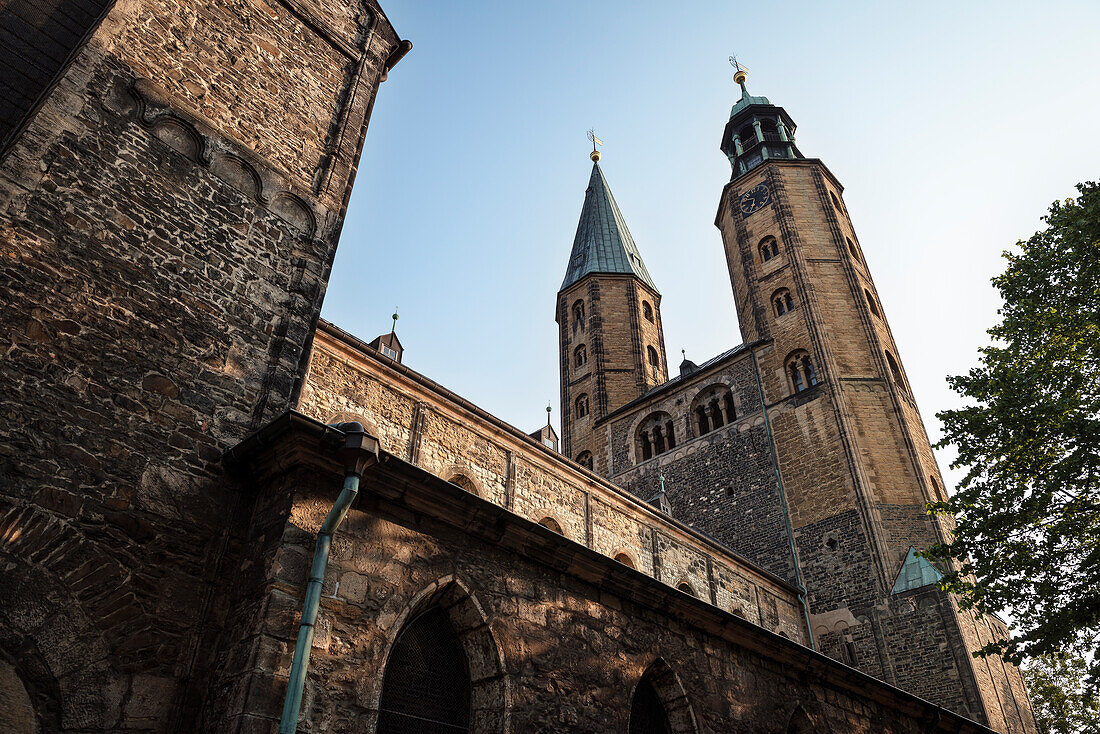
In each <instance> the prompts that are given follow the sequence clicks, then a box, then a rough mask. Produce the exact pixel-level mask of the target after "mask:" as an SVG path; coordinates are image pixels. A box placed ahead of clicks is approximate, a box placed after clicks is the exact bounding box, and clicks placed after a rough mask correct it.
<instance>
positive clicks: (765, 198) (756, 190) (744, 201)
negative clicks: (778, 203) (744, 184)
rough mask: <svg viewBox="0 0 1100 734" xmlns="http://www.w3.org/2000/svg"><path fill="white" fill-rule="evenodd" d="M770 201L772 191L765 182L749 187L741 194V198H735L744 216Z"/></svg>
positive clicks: (758, 209) (761, 207)
mask: <svg viewBox="0 0 1100 734" xmlns="http://www.w3.org/2000/svg"><path fill="white" fill-rule="evenodd" d="M770 203H772V192H771V191H769V190H768V187H767V185H765V184H760V185H759V186H755V187H753V188H751V189H749V190H748V191H746V192H745V193H743V194H741V198H740V199H738V200H737V205H738V207H740V209H741V214H743V215H744V216H746V217H747V216H749V215H750V214H754V213H756V212H758V211H760V210H761V209H763V208H764V207H766V206H767V205H768V204H770Z"/></svg>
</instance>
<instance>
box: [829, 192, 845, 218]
mask: <svg viewBox="0 0 1100 734" xmlns="http://www.w3.org/2000/svg"><path fill="white" fill-rule="evenodd" d="M829 196H831V197H832V199H833V208H834V209H836V210H837V213H838V214H839V213H841V212H843V211H844V208H843V207H842V206H840V199H838V198H836V194H834V193H833V192H832V191H830V192H829Z"/></svg>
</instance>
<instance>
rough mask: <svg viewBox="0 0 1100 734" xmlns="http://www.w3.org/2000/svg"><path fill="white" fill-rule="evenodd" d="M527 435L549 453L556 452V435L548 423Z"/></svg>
mask: <svg viewBox="0 0 1100 734" xmlns="http://www.w3.org/2000/svg"><path fill="white" fill-rule="evenodd" d="M527 435H528V436H530V437H531V438H533V439H535V440H536V441H538V442H539V443H541V444H542V445H543V446H545V447H546V448H548V449H550V450H551V451H557V450H558V434H557V433H556V432H555V431H554V428H553V427H552V426H551V425H550V424H549V423H548V424H546V425H545V426H543V427H542V428H540V429H539V430H537V431H534V432H532V433H528V434H527Z"/></svg>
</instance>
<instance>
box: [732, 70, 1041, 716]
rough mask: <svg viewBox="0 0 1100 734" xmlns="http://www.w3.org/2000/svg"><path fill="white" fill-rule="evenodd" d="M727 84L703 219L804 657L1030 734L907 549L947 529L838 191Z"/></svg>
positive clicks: (1014, 697)
mask: <svg viewBox="0 0 1100 734" xmlns="http://www.w3.org/2000/svg"><path fill="white" fill-rule="evenodd" d="M734 79H735V81H737V83H738V84H739V85H740V86H741V99H740V100H739V101H738V102H737V103H736V104H735V105H734V107H733V110H732V111H731V115H730V119H729V122H728V123H727V125H726V128H725V131H724V133H723V137H722V142H721V149H722V152H723V153H725V154H726V155H727V156H728V157H729V160H730V163H731V165H732V167H733V175H732V177H731V180H730V182H729V183H728V184H727V185H726V187H725V189H724V190H723V192H722V198H721V203H720V204H719V210H718V215H717V219H716V222H715V223H716V225H717V226H718V228H719V229H720V230H721V233H722V239H723V242H724V246H725V252H726V259H727V263H728V267H729V273H730V279H731V281H732V284H733V290H734V294H735V298H736V302H737V313H738V318H739V322H740V326H741V331H742V335H743V337H744V339H745V341H746V343H754V352H755V356H756V360H757V364H758V368H759V372H760V380H761V382H762V388H763V393H764V400H765V409H766V411H767V418H768V421H769V423H770V425H771V429H772V433H773V436H774V443H775V452H776V457H777V462H778V469H779V474H780V479H781V483H782V487H783V491H784V493H785V495H786V499H787V504H788V506H789V517H790V523H791V526H792V527H793V533H794V538H795V545H796V552H797V556H798V563H799V566H800V567H801V569H802V573H803V576H804V579H805V584H806V587H807V591H808V602H809V607H810V610H811V620H812V627H813V629H814V632H815V637H816V639H817V642H818V645H819V646H820V649H822V651H823V652H825V653H827V654H829V655H830V656H832V657H834V658H837V659H839V660H841V661H843V662H845V663H847V664H849V665H852V666H854V667H857V668H859V669H861V670H863V671H865V672H867V673H869V674H871V675H874V676H875V677H878V678H880V679H882V680H885V681H886V682H888V683H891V684H894V685H896V686H898V687H900V688H902V689H905V690H907V691H910V692H913V693H916V694H917V695H920V696H922V697H924V698H927V699H929V700H931V701H934V702H936V703H938V704H940V705H942V706H945V707H947V708H950V709H953V710H956V711H959V712H961V713H964V714H966V715H968V716H971V717H972V718H975V719H976V720H978V721H984V722H986V723H987V724H988V725H989V726H991V727H992V728H994V729H996V730H998V731H1010V732H1030V731H1034V723H1033V720H1032V717H1031V713H1030V707H1029V704H1028V701H1027V695H1026V692H1025V691H1024V688H1023V684H1022V680H1021V678H1020V675H1019V671H1018V670H1016V669H1015V668H1014V667H1012V666H1007V665H1005V664H1003V663H1002V661H1001V660H1000V659H999V658H996V657H994V658H989V659H974V658H973V657H972V656H971V652H972V651H974V650H976V649H978V648H979V647H981V646H982V645H983V644H985V643H987V642H989V641H990V640H991V639H994V638H995V637H997V636H1001V635H1004V634H1007V632H1006V630H1005V629H1004V625H1003V624H1001V623H1000V622H999V621H998V620H978V621H976V620H974V619H973V618H972V617H970V616H969V615H967V614H964V613H962V612H960V611H959V609H958V606H957V603H956V601H955V600H954V599H953V598H952V597H950V596H949V595H947V594H945V593H943V592H941V591H939V590H938V589H937V588H936V586H935V581H936V579H938V578H939V571H938V570H936V569H935V568H934V567H932V566H931V565H930V564H929V563H928V562H927V561H925V560H923V559H920V558H918V557H917V556H916V555H914V554H913V553H912V552H911V551H912V549H914V548H915V549H917V550H919V549H923V548H927V547H929V546H930V545H932V544H933V543H936V542H938V541H942V540H944V539H945V538H946V537H947V534H948V532H949V531H950V522H948V521H945V520H944V519H943V518H939V517H934V516H930V515H929V514H928V513H927V512H926V509H925V507H926V505H927V504H928V503H929V502H934V501H937V500H940V499H943V498H944V496H945V495H944V490H943V481H942V478H941V477H940V473H939V469H938V468H937V465H936V461H935V458H934V456H933V454H932V449H931V446H930V443H929V440H928V436H927V434H926V432H925V428H924V423H923V421H922V419H921V416H920V413H919V411H918V410H917V406H916V403H915V402H914V399H913V396H912V393H911V392H910V389H909V384H908V382H907V380H906V377H905V370H904V368H903V367H902V362H901V359H900V357H899V356H898V349H897V346H896V344H895V343H894V338H893V335H892V334H891V332H890V326H889V324H888V322H887V321H886V315H885V313H884V311H883V309H882V306H881V302H880V300H879V297H878V294H877V291H876V289H875V285H874V281H873V280H872V278H871V274H870V271H869V270H868V268H867V263H866V262H865V261H864V258H863V255H862V250H861V248H860V244H859V238H858V237H857V235H856V232H855V229H854V228H853V226H852V222H851V220H850V219H849V216H848V211H847V208H846V207H845V205H844V200H843V198H842V194H843V187H842V186H841V184H840V182H839V181H838V180H837V179H836V177H835V176H833V174H832V173H831V172H830V171H829V169H828V168H826V167H825V165H824V164H823V163H822V162H821V161H820V160H816V159H811V158H805V157H803V155H802V153H801V152H800V151H799V150H798V148H797V146H796V145H795V140H794V133H795V124H794V121H793V120H792V119H791V117H790V116H789V115H788V114H787V113H786V111H784V110H783V108H782V107H778V106H775V105H773V104H771V103H770V102H769V101H768V99H767V98H765V97H756V96H752V95H750V94H749V93H748V90H747V89H746V87H745V79H746V75H745V72H744V70H743V69H742V68H741V67H737V68H736V74H735V77H734Z"/></svg>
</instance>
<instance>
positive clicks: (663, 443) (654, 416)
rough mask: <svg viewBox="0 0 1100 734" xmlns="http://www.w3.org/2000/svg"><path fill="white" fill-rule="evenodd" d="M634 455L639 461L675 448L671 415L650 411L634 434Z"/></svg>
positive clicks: (674, 432)
mask: <svg viewBox="0 0 1100 734" xmlns="http://www.w3.org/2000/svg"><path fill="white" fill-rule="evenodd" d="M634 448H635V455H636V456H638V457H640V459H639V460H640V461H645V460H646V459H652V458H653V457H654V456H657V455H658V454H663V453H664V452H666V451H668V450H670V449H674V448H676V428H675V426H674V425H673V424H672V416H670V415H669V414H668V413H665V412H663V411H658V412H656V413H650V414H649V415H648V416H646V419H645V420H643V421H642V422H641V423H640V424H638V430H637V431H636V432H635V435H634Z"/></svg>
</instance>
